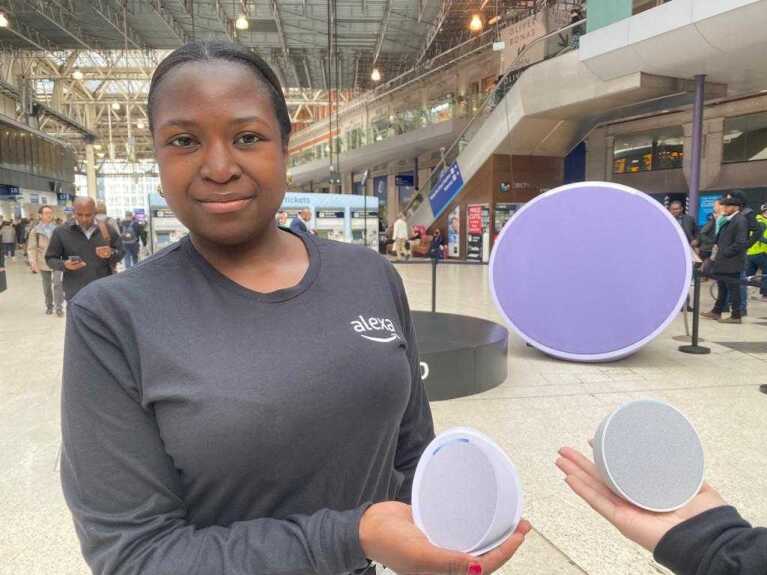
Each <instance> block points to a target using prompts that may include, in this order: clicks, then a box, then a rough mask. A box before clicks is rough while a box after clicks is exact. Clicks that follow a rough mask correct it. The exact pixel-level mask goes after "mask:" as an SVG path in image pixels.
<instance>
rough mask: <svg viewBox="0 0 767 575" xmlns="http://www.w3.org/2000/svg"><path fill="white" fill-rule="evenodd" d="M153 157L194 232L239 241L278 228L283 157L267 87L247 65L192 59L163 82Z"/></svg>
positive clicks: (169, 197)
mask: <svg viewBox="0 0 767 575" xmlns="http://www.w3.org/2000/svg"><path fill="white" fill-rule="evenodd" d="M157 89H158V92H157V94H156V100H155V102H154V108H153V110H152V114H153V134H152V136H153V139H154V146H155V155H156V157H157V162H158V164H159V167H160V179H161V181H162V187H163V190H164V192H165V197H166V199H167V201H168V205H169V206H170V208H171V209H172V210H173V212H174V213H175V214H176V216H177V217H178V219H179V220H181V222H182V223H183V224H184V225H185V226H186V227H187V228H189V230H190V231H191V233H192V234H193V235H194V236H196V237H199V238H201V239H204V240H207V241H208V242H210V243H214V244H219V245H240V244H243V243H246V242H248V241H249V240H252V239H253V238H255V237H257V236H259V235H260V234H261V233H263V232H264V231H265V230H266V229H267V228H268V227H269V226H274V216H275V214H276V213H277V210H278V209H279V207H280V205H281V203H282V199H283V196H284V194H285V186H286V176H285V159H286V155H287V143H285V144H283V142H282V138H281V135H280V128H279V123H278V121H277V116H276V114H275V111H274V107H273V105H272V100H271V98H270V96H269V92H268V89H269V88H268V87H267V86H266V85H265V84H264V82H263V81H262V80H261V79H260V78H259V77H258V76H257V74H256V73H255V72H254V71H253V70H251V69H249V68H248V67H247V66H246V65H244V64H239V63H235V62H229V61H226V60H214V61H209V62H194V63H187V64H182V65H180V66H178V67H177V68H175V69H173V70H172V71H170V72H169V73H168V74H167V75H166V76H165V78H164V79H163V80H162V83H161V84H160V85H159V86H158V88H157Z"/></svg>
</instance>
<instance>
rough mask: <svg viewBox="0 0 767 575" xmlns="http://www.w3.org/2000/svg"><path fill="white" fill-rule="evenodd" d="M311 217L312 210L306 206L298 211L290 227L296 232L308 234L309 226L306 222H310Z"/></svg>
mask: <svg viewBox="0 0 767 575" xmlns="http://www.w3.org/2000/svg"><path fill="white" fill-rule="evenodd" d="M311 219H312V211H311V210H310V209H309V208H304V209H302V210H301V211H300V212H298V214H296V217H295V218H293V221H292V222H290V229H291V230H292V231H293V233H296V234H307V233H309V228H308V226H307V225H306V224H307V223H309V221H311Z"/></svg>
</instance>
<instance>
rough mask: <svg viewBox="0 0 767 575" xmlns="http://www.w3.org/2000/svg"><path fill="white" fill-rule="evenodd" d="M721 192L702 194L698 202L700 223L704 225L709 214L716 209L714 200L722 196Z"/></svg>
mask: <svg viewBox="0 0 767 575" xmlns="http://www.w3.org/2000/svg"><path fill="white" fill-rule="evenodd" d="M721 197H722V196H721V194H704V195H702V196H700V202H699V204H698V225H699V226H702V225H704V224H705V223H706V221H707V220H708V216H709V215H710V214H711V212H713V211H714V202H716V201H717V200H718V199H719V198H721Z"/></svg>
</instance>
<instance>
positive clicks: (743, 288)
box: [724, 271, 748, 314]
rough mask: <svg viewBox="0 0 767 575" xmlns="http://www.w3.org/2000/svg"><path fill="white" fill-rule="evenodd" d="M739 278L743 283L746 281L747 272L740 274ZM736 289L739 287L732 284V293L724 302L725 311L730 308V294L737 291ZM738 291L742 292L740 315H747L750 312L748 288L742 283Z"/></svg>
mask: <svg viewBox="0 0 767 575" xmlns="http://www.w3.org/2000/svg"><path fill="white" fill-rule="evenodd" d="M738 277H739V278H740V280H741V281H744V280H745V279H746V272H745V271H742V272H740V275H739V276H738ZM736 287H738V286H736V285H734V284H730V292H729V293H728V294H727V298H726V299H725V300H724V309H729V308H730V304H731V303H732V302H731V301H730V294H731V293H732V292H733V291H735V288H736ZM738 291H739V292H740V313H741V314H745V313H747V312H748V286H747V285H746V284H745V283H741V284H740V287H739V288H738Z"/></svg>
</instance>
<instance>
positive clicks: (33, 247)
mask: <svg viewBox="0 0 767 575" xmlns="http://www.w3.org/2000/svg"><path fill="white" fill-rule="evenodd" d="M37 242H38V239H37V229H36V228H32V229H31V230H29V236H28V237H27V259H28V260H29V263H30V264H31V265H33V266H39V265H40V262H39V261H38V256H39V254H38V253H37Z"/></svg>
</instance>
